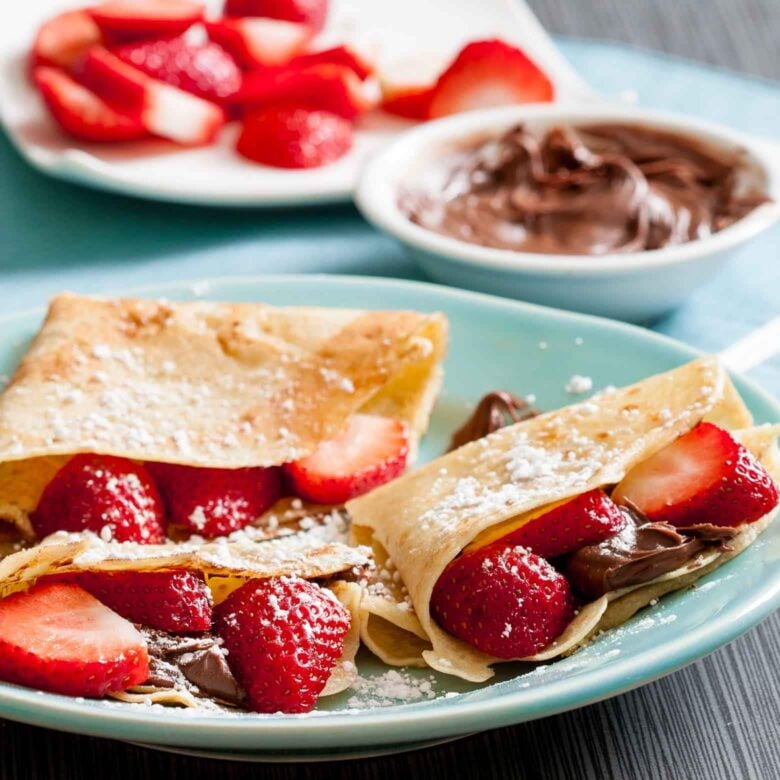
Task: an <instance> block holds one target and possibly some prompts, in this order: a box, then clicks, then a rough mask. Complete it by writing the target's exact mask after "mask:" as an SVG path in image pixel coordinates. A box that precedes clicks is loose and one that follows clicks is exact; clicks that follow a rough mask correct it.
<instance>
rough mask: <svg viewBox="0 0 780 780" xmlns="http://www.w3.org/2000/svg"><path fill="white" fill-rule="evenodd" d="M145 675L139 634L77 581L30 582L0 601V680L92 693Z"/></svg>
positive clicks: (134, 681) (143, 643) (143, 646)
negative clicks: (71, 582)
mask: <svg viewBox="0 0 780 780" xmlns="http://www.w3.org/2000/svg"><path fill="white" fill-rule="evenodd" d="M147 677H149V659H148V656H147V651H146V641H145V640H144V638H143V637H142V636H141V634H140V633H139V632H138V631H137V630H136V629H135V628H134V627H133V625H132V624H131V623H129V622H128V621H127V620H125V619H124V618H123V617H120V616H119V615H117V614H116V613H115V612H112V611H111V610H110V609H109V608H108V607H106V606H104V605H103V604H101V603H100V602H99V601H98V600H97V599H96V598H95V597H94V596H91V595H90V594H89V593H87V592H86V591H85V590H82V589H81V588H79V587H78V586H76V585H66V584H56V583H53V584H41V585H35V586H34V587H33V588H31V589H30V590H29V591H26V592H24V593H14V594H13V595H11V596H8V597H7V598H5V599H3V600H2V601H0V679H2V680H6V681H7V682H12V683H16V684H18V685H26V686H28V687H30V688H37V689H39V690H43V691H52V692H54V693H64V694H66V695H68V696H89V697H92V698H97V697H100V696H104V695H105V694H107V693H114V692H116V691H123V690H125V689H127V688H131V687H132V686H134V685H139V684H140V683H142V682H144V680H146V679H147Z"/></svg>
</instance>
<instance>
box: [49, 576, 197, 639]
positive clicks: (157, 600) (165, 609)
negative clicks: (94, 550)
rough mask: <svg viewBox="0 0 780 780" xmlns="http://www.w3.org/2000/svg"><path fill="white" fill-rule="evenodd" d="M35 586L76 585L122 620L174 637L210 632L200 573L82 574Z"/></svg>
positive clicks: (53, 577)
mask: <svg viewBox="0 0 780 780" xmlns="http://www.w3.org/2000/svg"><path fill="white" fill-rule="evenodd" d="M39 582H69V583H71V584H73V585H78V586H79V587H80V588H84V590H86V591H87V592H88V593H91V594H92V595H93V596H94V597H95V598H96V599H98V600H99V601H102V602H103V604H105V605H106V606H107V607H110V608H111V609H113V610H114V612H116V613H117V614H119V615H121V616H122V617H123V618H127V619H128V620H130V621H132V622H133V623H139V624H141V625H142V626H147V627H149V628H156V629H158V630H160V631H169V632H171V633H174V634H176V633H185V634H186V633H192V632H195V631H209V630H210V629H211V591H210V590H209V588H208V586H207V585H206V580H205V579H204V578H203V575H202V574H201V573H200V572H191V571H184V570H179V571H115V572H107V571H84V572H72V573H68V574H54V575H51V576H48V577H44V578H42V579H41V580H39Z"/></svg>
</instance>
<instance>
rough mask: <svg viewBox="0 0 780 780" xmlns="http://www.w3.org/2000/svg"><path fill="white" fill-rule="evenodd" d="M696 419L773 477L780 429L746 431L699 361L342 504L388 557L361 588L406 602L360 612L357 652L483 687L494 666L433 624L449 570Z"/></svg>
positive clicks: (705, 562) (745, 540)
mask: <svg viewBox="0 0 780 780" xmlns="http://www.w3.org/2000/svg"><path fill="white" fill-rule="evenodd" d="M705 419H706V420H710V421H712V422H713V423H715V424H717V425H719V426H721V427H724V428H726V429H729V430H732V431H734V432H735V435H736V436H738V437H739V438H740V439H741V440H742V441H743V443H744V444H745V445H746V446H747V447H748V448H749V449H751V450H752V451H753V453H754V454H755V455H756V456H757V457H758V458H760V460H761V461H762V462H763V463H764V465H765V466H766V467H767V468H768V470H770V473H772V474H773V476H775V478H780V468H778V461H777V454H776V446H775V439H776V437H777V435H778V432H780V427H778V426H775V427H771V426H769V427H762V428H750V426H751V425H752V419H751V416H750V413H749V412H748V410H747V408H746V407H745V404H744V402H743V401H742V399H741V398H740V397H739V394H738V393H737V391H736V389H735V388H734V386H733V385H732V383H731V381H730V380H729V378H728V376H727V375H726V372H725V370H724V369H723V368H722V367H721V366H720V365H719V363H718V362H717V360H716V359H714V358H703V359H701V360H697V361H694V362H692V363H689V364H687V365H684V366H682V367H680V368H677V369H674V370H673V371H669V372H666V373H663V374H658V375H655V376H652V377H650V378H648V379H645V380H644V381H642V382H639V383H638V384H635V385H632V386H630V387H626V388H622V389H619V390H617V391H615V392H613V393H602V394H600V395H597V396H594V397H593V398H591V399H589V400H587V401H584V402H582V403H578V404H575V405H572V406H568V407H565V408H563V409H560V410H558V411H555V412H550V413H548V414H544V415H540V416H538V417H535V418H533V419H531V420H527V421H524V422H521V423H518V424H516V425H512V426H509V427H506V428H503V429H501V430H499V431H497V432H495V433H493V434H491V435H490V436H487V437H485V438H483V439H479V440H477V441H475V442H472V443H470V444H466V445H465V446H463V447H461V448H459V449H457V450H455V451H453V452H450V453H448V454H447V455H445V456H443V457H441V458H438V459H437V460H435V461H433V462H431V463H428V464H427V465H425V466H423V467H422V468H420V469H419V470H417V471H415V472H412V473H410V474H407V475H406V476H404V477H402V478H400V479H399V480H396V481H395V482H393V483H390V484H388V485H385V486H383V487H381V488H379V489H377V490H375V491H373V492H372V493H369V494H367V495H365V496H362V497H360V498H357V499H355V500H353V501H351V502H349V503H348V504H347V510H348V512H349V514H350V516H351V517H352V521H353V534H354V536H355V538H356V539H360V540H361V541H362V542H364V543H366V542H370V543H371V544H372V545H373V546H374V548H375V554H376V555H377V557H378V559H380V560H381V559H382V558H383V556H384V557H385V558H386V557H387V556H389V558H390V564H389V565H388V564H387V563H385V570H386V575H387V576H385V577H384V578H382V577H381V576H380V577H379V578H378V579H376V582H375V583H374V584H373V585H372V586H370V587H374V588H379V589H380V590H381V588H382V587H385V586H386V584H387V581H388V579H389V580H390V581H393V580H394V579H397V578H400V580H401V582H402V583H403V584H404V586H405V588H406V594H408V595H406V594H404V593H402V592H400V591H399V590H398V584H397V583H396V584H395V585H394V590H393V588H390V589H388V592H387V593H385V594H384V595H385V599H384V603H383V604H382V605H381V608H377V607H376V605H375V604H374V603H373V602H372V601H371V600H370V599H369V600H365V601H364V603H363V609H364V611H365V610H368V611H369V614H365V613H364V614H362V615H361V626H362V627H363V639H364V641H365V643H366V644H367V645H368V646H369V647H374V648H375V652H377V654H378V655H379V656H380V657H382V658H383V659H384V660H385V661H387V662H388V663H393V659H394V656H399V655H405V656H408V657H407V658H405V662H406V663H412V664H416V665H423V664H427V665H428V666H431V667H433V668H434V669H437V670H438V671H441V672H444V673H447V674H453V675H457V676H458V677H461V678H463V679H466V680H470V681H473V682H482V681H484V680H487V679H489V678H490V677H491V676H492V674H493V671H492V669H491V668H490V667H491V665H492V664H494V663H496V662H498V660H499V659H497V658H493V657H491V656H489V655H486V654H484V653H482V652H480V651H478V650H476V649H474V648H473V647H471V646H469V645H468V644H466V643H464V642H461V641H460V640H458V639H455V638H454V637H452V636H451V635H449V634H447V633H446V632H444V631H443V630H442V629H441V628H439V626H438V625H437V624H436V623H435V622H434V621H433V619H432V617H431V614H430V598H431V592H432V589H433V587H434V585H435V583H436V582H437V580H438V579H439V576H440V575H441V573H442V572H443V571H444V569H445V568H446V566H447V564H448V563H449V562H450V561H452V560H453V559H454V558H455V557H456V556H457V555H458V554H459V553H460V552H461V550H463V549H464V548H465V547H466V546H467V545H468V544H470V543H472V542H474V540H475V539H477V538H478V537H480V538H482V539H484V538H486V536H487V535H490V536H495V537H498V536H503V535H504V534H505V533H508V531H509V530H511V529H514V528H517V527H520V526H521V525H522V524H523V522H525V521H527V520H529V519H530V517H532V516H533V515H534V511H535V510H537V511H536V514H537V515H538V514H539V512H538V510H539V509H540V508H542V507H548V508H549V505H551V504H553V503H555V502H560V501H563V500H564V499H568V498H571V497H574V496H576V495H579V494H582V493H585V492H587V491H589V490H592V489H594V488H598V487H604V486H608V485H612V484H615V483H617V482H619V481H620V480H621V479H622V478H623V477H624V476H625V475H626V474H627V472H628V471H629V470H630V469H631V468H632V467H633V466H634V465H636V464H637V463H639V462H640V461H642V460H644V459H646V458H647V457H649V456H650V455H652V454H653V453H655V452H657V451H658V450H660V449H661V448H663V447H664V446H666V445H667V444H670V443H671V442H673V441H674V440H675V439H676V438H678V437H679V436H681V435H682V434H684V433H686V432H688V431H689V430H691V429H692V428H693V427H695V426H696V425H697V424H698V423H699V422H701V421H702V420H705ZM769 521H770V518H769V517H767V518H764V519H762V520H759V521H758V522H757V523H753V524H751V525H749V526H746V527H744V529H743V530H742V531H741V532H740V534H739V535H738V536H737V537H736V538H735V539H733V540H732V541H731V542H730V547H731V551H729V552H720V553H717V552H716V553H704V554H702V555H701V556H700V557H699V558H698V559H696V560H695V561H694V562H693V563H692V564H689V565H688V566H685V567H683V568H682V569H681V570H678V571H676V572H672V573H670V574H666V575H664V576H663V577H660V578H659V579H658V580H656V581H654V582H650V583H645V584H643V585H641V586H638V587H636V588H633V589H631V590H630V592H629V591H628V590H624V591H619V592H614V593H608V594H606V595H605V596H603V597H602V598H600V599H598V600H596V601H593V602H591V603H589V604H587V605H585V607H584V608H582V609H581V610H580V611H579V614H578V615H577V617H576V618H575V620H574V621H573V622H572V624H570V626H569V627H568V628H567V629H566V631H565V632H564V634H563V635H562V636H560V637H559V638H558V639H557V640H556V642H554V643H553V644H552V645H551V646H550V647H548V648H546V649H545V650H544V651H543V652H541V653H538V654H537V655H536V656H534V657H532V658H529V659H522V660H533V661H541V660H549V659H551V658H554V657H556V656H558V655H561V654H563V653H566V652H571V651H572V650H573V649H575V648H576V647H578V646H580V645H581V644H583V643H584V642H586V641H587V640H588V638H589V637H590V636H592V635H593V634H594V633H596V632H598V631H599V630H601V629H604V628H607V627H611V626H614V625H619V624H620V623H622V622H624V621H625V620H627V619H628V618H629V617H630V616H631V615H632V614H634V613H635V612H636V611H637V610H638V609H640V608H641V607H643V606H645V605H646V604H648V603H649V602H650V601H652V600H653V599H655V598H657V597H658V596H659V595H662V594H663V593H665V592H667V591H669V590H676V589H678V588H680V587H684V586H685V585H687V584H689V583H690V582H691V581H693V580H695V579H697V578H698V577H701V576H703V575H704V574H706V573H707V572H708V571H711V570H712V569H713V568H715V567H716V566H719V565H720V564H722V563H723V562H725V561H726V560H728V559H729V558H730V557H733V555H736V554H738V553H739V552H740V551H741V550H742V549H744V548H745V547H746V546H747V545H749V544H750V543H751V542H752V541H753V540H754V539H755V537H756V536H757V534H758V533H759V532H760V531H761V530H763V528H765V527H766V526H767V525H768V523H769ZM481 535H482V536H481ZM395 572H397V575H398V576H397V577H396V575H395ZM381 574H382V572H381V570H380V575H381ZM370 587H369V590H370ZM410 607H411V608H413V614H412V615H410ZM398 648H400V651H399V650H398Z"/></svg>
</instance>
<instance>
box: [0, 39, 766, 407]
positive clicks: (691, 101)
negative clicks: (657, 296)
mask: <svg viewBox="0 0 780 780" xmlns="http://www.w3.org/2000/svg"><path fill="white" fill-rule="evenodd" d="M561 47H562V49H563V50H564V53H565V54H566V55H567V56H568V57H569V59H570V60H571V62H572V63H573V64H574V65H575V67H577V68H578V69H579V70H580V71H581V73H582V74H583V75H584V76H585V78H586V79H587V80H588V81H589V82H590V83H591V84H592V85H593V86H594V87H595V88H596V89H598V90H600V91H602V92H604V93H612V94H614V93H616V92H619V91H622V90H626V89H635V90H636V91H637V92H638V94H639V98H640V102H641V103H642V104H643V105H646V106H652V107H657V108H663V109H669V110H678V111H686V112H688V113H691V114H694V115H696V116H700V117H704V118H707V119H710V120H714V121H718V122H722V123H723V124H726V125H729V126H731V127H734V128H737V129H740V130H744V131H748V132H751V133H754V134H756V135H760V136H764V137H767V138H772V137H774V138H775V139H779V138H778V124H777V122H778V117H779V116H780V87H779V86H778V85H777V84H775V83H773V82H768V81H760V80H757V79H748V78H745V77H742V76H739V75H737V74H734V73H729V72H726V71H720V70H717V69H715V68H713V67H712V66H701V65H697V64H693V63H689V62H684V61H681V60H676V59H672V58H669V57H667V56H662V55H657V54H654V53H650V52H645V51H639V50H636V49H633V48H628V47H623V46H615V45H605V44H596V43H591V42H585V41H579V40H562V41H561ZM0 174H1V175H2V179H1V180H2V182H3V185H2V188H0V293H2V297H1V298H0V300H2V305H3V307H4V308H5V310H6V311H15V310H21V309H23V308H28V307H30V306H36V305H41V304H43V303H44V302H45V301H46V299H47V298H48V297H49V296H50V295H51V294H52V293H55V292H57V291H59V290H62V289H70V290H74V291H79V292H97V291H108V290H110V291H115V290H121V289H122V288H124V287H128V286H132V285H140V284H148V283H153V282H158V281H159V282H165V281H170V280H177V279H195V278H200V277H204V276H218V275H225V274H258V273H270V272H275V273H280V272H290V273H292V272H306V271H322V272H328V273H357V274H374V275H383V276H397V277H404V278H410V279H422V278H424V277H423V276H422V274H421V273H420V271H419V270H418V269H417V268H416V267H415V266H414V264H413V263H412V262H411V261H410V260H409V258H408V257H407V256H406V254H405V253H404V251H403V250H402V249H401V247H400V246H399V245H398V244H396V243H395V242H394V241H393V240H391V239H389V238H387V237H385V236H383V235H381V234H379V233H378V232H376V231H375V230H374V229H373V228H371V227H370V226H369V225H368V224H366V223H365V222H364V221H363V220H362V219H361V217H360V216H359V215H358V214H357V212H356V211H355V209H354V208H353V207H351V206H337V207H315V208H308V209H296V210H293V209H286V210H270V211H268V210H259V209H258V210H219V209H206V208H199V207H185V206H175V205H167V204H161V203H154V202H151V201H142V200H135V199H131V198H126V197H122V196H115V195H108V194H106V193H103V192H98V191H94V190H89V189H86V188H81V187H77V186H73V185H69V184H65V183H61V182H58V181H54V180H52V179H49V178H47V177H45V176H42V175H40V174H38V173H37V172H35V171H33V170H32V169H31V168H29V167H28V166H27V165H26V164H25V163H24V162H23V161H22V160H21V159H20V158H19V157H18V156H17V154H16V153H15V152H14V151H13V149H12V148H11V147H10V145H9V144H8V142H7V140H6V139H5V137H3V136H0ZM337 303H338V301H334V304H337ZM778 313H780V226H776V227H775V228H774V229H773V230H771V231H769V232H768V233H765V234H764V235H763V236H761V237H760V238H759V239H757V240H755V241H753V242H752V243H750V244H749V245H748V246H747V247H745V248H744V249H743V250H742V251H741V252H740V254H739V256H738V257H737V259H736V261H735V262H734V263H732V264H731V266H730V267H729V268H727V269H726V270H725V271H724V272H723V273H721V275H720V276H719V277H718V278H716V279H715V280H713V281H712V282H711V283H710V284H708V285H707V286H706V287H703V288H702V289H700V290H699V291H698V292H697V293H696V294H695V295H694V296H692V297H691V298H690V300H689V301H688V302H687V304H686V305H685V306H684V307H683V308H681V309H679V310H678V311H677V312H675V313H674V314H672V315H670V316H668V317H666V318H664V319H663V320H661V321H659V322H657V323H655V324H654V325H653V328H654V329H655V330H658V331H660V332H663V333H666V334H668V335H671V336H675V337H676V338H679V339H682V340H684V341H686V342H688V343H690V344H693V345H694V346H697V347H700V348H702V349H706V350H710V351H716V350H718V349H720V348H721V347H724V346H726V345H727V344H730V343H731V342H733V341H734V340H736V339H737V338H739V337H740V336H742V335H744V334H745V333H747V332H748V331H750V330H752V329H753V328H755V327H757V326H758V325H760V324H761V323H762V322H764V321H766V320H768V319H769V318H770V317H771V316H773V315H776V314H778ZM751 375H752V376H753V377H754V378H755V379H757V380H758V381H760V382H761V383H762V384H763V385H764V386H765V387H766V388H767V389H769V390H770V391H771V392H773V393H774V394H775V395H780V359H775V360H773V361H771V362H768V363H767V364H765V365H764V366H761V367H759V368H757V369H755V370H754V371H752V372H751Z"/></svg>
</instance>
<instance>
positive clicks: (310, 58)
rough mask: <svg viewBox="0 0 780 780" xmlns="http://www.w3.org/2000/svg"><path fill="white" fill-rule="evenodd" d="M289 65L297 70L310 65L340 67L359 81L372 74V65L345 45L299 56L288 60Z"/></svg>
mask: <svg viewBox="0 0 780 780" xmlns="http://www.w3.org/2000/svg"><path fill="white" fill-rule="evenodd" d="M290 65H293V66H296V67H299V68H308V67H310V66H311V65H342V66H343V67H345V68H349V69H350V70H351V71H353V72H354V74H355V75H356V76H357V77H358V78H359V79H360V80H361V81H364V80H365V79H367V78H368V77H369V76H370V75H371V74H372V73H373V72H374V65H373V63H371V62H369V61H368V60H367V59H366V58H365V57H364V56H363V55H361V54H360V53H359V52H357V51H355V50H354V49H353V48H351V47H350V46H346V45H341V46H334V47H333V48H331V49H322V50H320V51H313V52H309V53H308V54H299V55H298V56H297V57H293V59H292V60H290Z"/></svg>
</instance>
